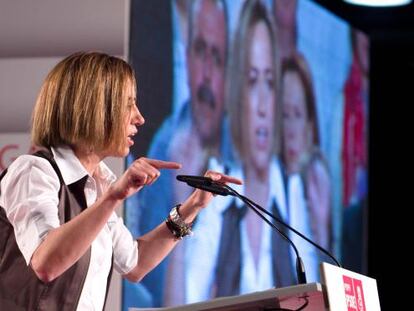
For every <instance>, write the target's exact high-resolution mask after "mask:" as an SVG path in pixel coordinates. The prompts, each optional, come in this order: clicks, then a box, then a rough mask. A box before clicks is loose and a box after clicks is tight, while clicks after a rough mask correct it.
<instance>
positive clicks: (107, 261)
mask: <svg viewBox="0 0 414 311" xmlns="http://www.w3.org/2000/svg"><path fill="white" fill-rule="evenodd" d="M52 152H53V155H54V158H55V161H56V163H57V165H58V167H59V170H60V171H61V174H62V177H63V180H64V182H65V184H66V185H70V184H72V183H74V182H76V181H78V180H79V179H81V178H83V177H84V176H85V175H88V172H87V171H86V169H85V168H84V167H83V166H82V164H81V163H80V162H79V160H78V158H77V157H76V156H75V154H74V153H73V151H72V149H70V148H69V147H60V148H52ZM114 181H115V175H114V174H113V173H112V172H111V170H110V169H109V168H108V167H107V166H106V165H105V164H104V163H103V162H101V163H100V164H99V166H98V167H97V169H96V171H95V172H94V174H93V176H88V179H87V181H86V185H85V198H86V202H87V205H88V206H90V205H92V204H93V203H94V202H95V201H96V199H97V198H99V197H100V196H101V195H102V194H103V193H104V192H105V191H106V189H107V188H108V186H109V185H110V184H111V183H112V182H114ZM59 188H60V182H59V179H58V177H57V175H56V173H55V171H54V169H53V168H52V166H51V165H50V163H49V162H48V161H47V160H46V159H44V158H40V157H36V156H30V155H23V156H20V157H18V158H17V159H16V160H15V161H14V162H13V163H12V164H11V165H10V167H9V168H8V172H7V174H6V176H5V177H4V178H3V179H2V181H1V193H2V195H1V196H0V205H1V206H2V207H3V208H4V209H5V211H6V215H7V218H8V220H9V221H10V223H11V224H12V225H13V227H14V233H15V236H16V242H17V245H18V247H19V249H20V251H21V252H22V254H23V256H24V258H25V260H26V263H27V264H28V265H29V264H30V260H31V257H32V255H33V252H34V251H35V250H36V248H37V247H38V246H39V245H40V243H41V242H42V241H43V240H44V238H45V237H46V235H47V233H48V232H49V231H50V230H51V229H53V228H57V227H59V226H60V224H59V218H58V208H57V207H58V204H59V198H58V192H59ZM112 252H113V254H114V268H115V270H116V271H117V272H119V273H121V274H126V273H128V272H129V271H131V270H132V268H134V267H135V265H136V264H137V261H138V248H137V241H136V240H134V238H133V237H132V235H131V233H130V232H129V231H128V229H127V228H126V227H125V225H124V223H123V220H122V218H120V217H118V216H117V215H116V214H115V212H114V213H112V215H111V216H110V218H109V219H108V222H107V224H106V226H105V227H104V228H103V229H102V230H101V232H100V233H99V234H98V236H97V237H96V239H95V240H94V241H93V243H92V246H91V260H90V264H89V269H88V273H87V276H86V280H85V283H84V286H83V290H82V293H81V296H80V300H79V304H78V308H77V310H102V308H103V304H104V301H105V293H106V287H107V278H108V274H109V270H110V268H111V259H112Z"/></svg>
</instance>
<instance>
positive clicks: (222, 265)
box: [215, 201, 296, 297]
mask: <svg viewBox="0 0 414 311" xmlns="http://www.w3.org/2000/svg"><path fill="white" fill-rule="evenodd" d="M246 208H247V207H246V206H243V207H242V208H238V207H237V206H236V203H235V201H233V202H232V204H231V205H230V206H229V207H228V208H227V209H226V210H225V211H224V212H223V224H222V232H221V238H220V247H219V253H218V260H217V268H216V278H215V280H216V284H215V285H216V295H215V296H217V297H222V296H235V295H239V294H240V275H241V267H242V261H243V258H242V256H241V232H240V222H241V220H242V219H243V217H244V215H245V214H246ZM272 213H273V214H274V215H275V216H276V217H278V218H280V219H281V217H280V213H279V209H278V207H277V204H276V202H273V204H272ZM264 225H265V226H266V225H267V224H264ZM274 225H275V226H277V227H278V228H279V229H280V230H281V231H283V232H285V228H283V227H282V226H279V224H277V223H274ZM285 233H286V232H285ZM271 239H272V241H271V243H272V244H271V246H272V248H271V249H272V272H273V283H274V284H273V285H274V286H275V287H283V286H289V285H294V284H296V281H295V276H294V271H293V268H292V264H291V256H290V251H289V247H290V245H289V243H288V242H287V241H286V240H284V239H283V238H282V237H281V235H280V234H279V233H278V232H276V230H274V229H272V237H271ZM273 254H275V255H273Z"/></svg>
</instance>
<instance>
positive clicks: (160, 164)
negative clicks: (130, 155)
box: [146, 158, 181, 169]
mask: <svg viewBox="0 0 414 311" xmlns="http://www.w3.org/2000/svg"><path fill="white" fill-rule="evenodd" d="M146 160H147V162H148V164H150V165H152V166H153V167H155V168H156V169H163V168H167V169H179V168H181V164H180V163H177V162H170V161H162V160H156V159H148V158H147V159H146Z"/></svg>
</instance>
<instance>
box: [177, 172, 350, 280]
mask: <svg viewBox="0 0 414 311" xmlns="http://www.w3.org/2000/svg"><path fill="white" fill-rule="evenodd" d="M177 180H179V181H182V182H186V183H187V184H188V185H189V186H191V187H194V188H199V189H202V190H205V191H209V192H211V193H214V194H218V195H223V196H226V195H231V196H235V197H237V198H239V199H240V200H242V201H243V202H244V203H245V204H246V205H247V206H249V207H250V208H251V209H253V211H254V212H255V213H256V214H257V215H258V216H259V217H260V218H262V219H263V220H264V221H265V222H266V223H267V224H269V225H270V226H271V227H272V228H274V229H276V230H277V231H278V232H279V233H280V234H281V235H282V237H283V238H284V239H285V240H287V241H288V242H289V243H290V244H291V246H292V247H293V249H294V251H295V253H296V273H297V278H298V282H299V284H304V283H306V275H305V268H304V265H303V262H302V259H301V258H300V256H299V252H298V250H297V248H296V246H295V245H294V243H293V242H292V241H291V240H290V239H289V238H288V237H287V235H286V234H285V233H284V232H282V231H281V230H280V229H279V228H277V227H276V226H275V225H274V224H272V223H271V222H270V221H269V220H268V219H267V218H266V217H265V216H264V215H263V214H262V213H260V212H259V210H260V211H261V212H263V213H264V214H266V215H268V216H269V217H271V218H272V219H274V220H275V221H276V222H277V223H279V224H280V225H282V226H284V227H285V228H288V229H289V230H291V231H293V232H294V233H295V234H296V235H298V236H300V237H301V238H302V239H304V240H305V241H307V242H308V243H310V244H311V245H313V246H314V247H316V248H317V249H318V250H320V251H321V252H322V253H324V254H325V255H327V256H328V257H329V258H331V259H332V261H334V262H335V264H336V265H337V266H338V267H342V266H341V264H340V263H339V261H338V260H337V259H336V258H335V257H334V256H333V255H332V254H331V253H330V252H329V251H328V250H326V249H325V248H323V247H322V246H320V245H319V244H317V243H315V242H314V241H312V240H311V239H309V238H307V237H306V236H305V235H303V234H302V233H301V232H299V231H298V230H296V229H295V228H293V227H291V226H290V225H288V224H287V223H285V222H284V221H282V220H281V219H279V218H278V217H276V216H275V215H273V214H272V213H270V212H268V211H267V210H266V209H264V208H263V207H261V206H260V205H259V204H257V203H255V202H254V201H252V200H250V199H249V198H247V197H245V196H243V195H241V194H239V193H238V192H237V191H236V190H234V189H233V188H231V187H230V186H229V185H226V184H223V183H220V182H216V181H213V180H212V179H211V178H209V177H202V176H192V175H178V176H177Z"/></svg>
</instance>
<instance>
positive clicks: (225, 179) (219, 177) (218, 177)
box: [207, 172, 243, 185]
mask: <svg viewBox="0 0 414 311" xmlns="http://www.w3.org/2000/svg"><path fill="white" fill-rule="evenodd" d="M211 173H213V172H211ZM208 175H210V174H208V173H207V176H208ZM208 177H210V178H211V179H213V180H214V181H217V182H220V183H232V184H236V185H242V184H243V182H242V181H241V180H240V179H238V178H236V177H232V176H229V175H225V174H221V173H213V174H212V175H211V176H208Z"/></svg>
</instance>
